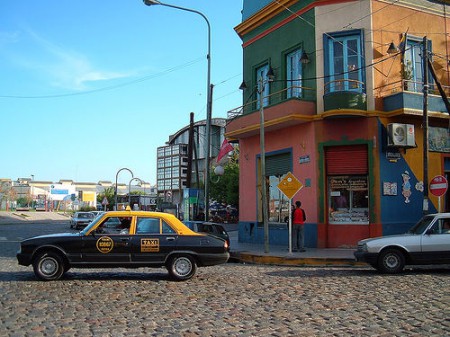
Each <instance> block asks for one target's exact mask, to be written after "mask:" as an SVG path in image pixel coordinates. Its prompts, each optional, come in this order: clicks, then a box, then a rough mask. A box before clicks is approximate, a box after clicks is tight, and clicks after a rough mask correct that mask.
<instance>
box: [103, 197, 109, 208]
mask: <svg viewBox="0 0 450 337" xmlns="http://www.w3.org/2000/svg"><path fill="white" fill-rule="evenodd" d="M102 205H103V206H107V205H109V202H108V199H107V198H106V197H104V198H103V201H102Z"/></svg>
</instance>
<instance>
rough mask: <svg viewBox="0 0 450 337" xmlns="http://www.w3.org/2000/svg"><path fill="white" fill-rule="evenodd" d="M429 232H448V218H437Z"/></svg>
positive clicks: (449, 223)
mask: <svg viewBox="0 0 450 337" xmlns="http://www.w3.org/2000/svg"><path fill="white" fill-rule="evenodd" d="M430 234H450V219H439V220H437V221H436V222H435V223H434V224H433V227H432V228H431V229H430Z"/></svg>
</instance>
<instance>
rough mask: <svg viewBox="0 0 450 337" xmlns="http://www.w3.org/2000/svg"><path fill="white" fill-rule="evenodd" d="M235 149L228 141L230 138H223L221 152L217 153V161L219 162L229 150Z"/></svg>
mask: <svg viewBox="0 0 450 337" xmlns="http://www.w3.org/2000/svg"><path fill="white" fill-rule="evenodd" d="M233 150H234V147H233V145H231V144H230V143H228V140H227V139H226V138H225V139H224V140H223V143H222V146H221V147H220V151H219V154H218V155H217V159H216V162H217V163H218V162H219V161H220V160H221V159H222V158H223V157H224V156H225V155H226V154H228V152H231V151H233Z"/></svg>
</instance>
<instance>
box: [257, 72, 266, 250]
mask: <svg viewBox="0 0 450 337" xmlns="http://www.w3.org/2000/svg"><path fill="white" fill-rule="evenodd" d="M264 86H265V82H264V79H263V77H262V76H261V77H260V78H259V83H258V92H259V145H260V149H261V176H260V177H261V197H262V207H261V211H262V219H263V226H264V252H265V253H268V252H269V219H268V214H267V182H266V147H265V133H264V97H263V96H264V95H263V94H264Z"/></svg>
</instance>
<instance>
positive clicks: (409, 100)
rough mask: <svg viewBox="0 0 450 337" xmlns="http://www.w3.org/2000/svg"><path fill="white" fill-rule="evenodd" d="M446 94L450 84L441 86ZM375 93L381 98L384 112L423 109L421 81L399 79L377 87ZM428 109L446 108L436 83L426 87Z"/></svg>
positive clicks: (438, 109) (448, 93)
mask: <svg viewBox="0 0 450 337" xmlns="http://www.w3.org/2000/svg"><path fill="white" fill-rule="evenodd" d="M442 89H443V90H444V92H445V94H446V96H447V97H448V96H449V95H450V86H442ZM375 92H376V95H377V96H378V97H380V98H382V99H383V110H384V111H386V112H389V111H395V110H399V109H413V110H418V111H420V110H422V109H423V82H415V81H411V80H399V81H396V82H392V83H389V84H386V85H383V86H380V87H378V88H375ZM428 110H429V111H432V112H440V113H446V112H447V109H446V107H445V103H444V101H443V100H442V97H441V96H440V94H439V91H438V89H437V86H436V85H430V86H429V89H428Z"/></svg>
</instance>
